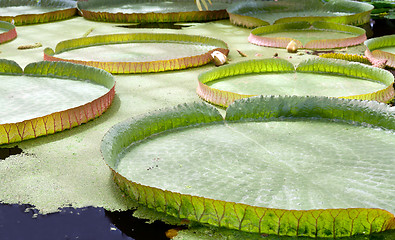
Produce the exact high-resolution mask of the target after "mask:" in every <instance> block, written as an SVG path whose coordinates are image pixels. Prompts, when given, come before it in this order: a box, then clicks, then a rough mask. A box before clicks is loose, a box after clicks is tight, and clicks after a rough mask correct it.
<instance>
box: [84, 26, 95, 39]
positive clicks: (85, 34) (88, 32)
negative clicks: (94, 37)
mask: <svg viewBox="0 0 395 240" xmlns="http://www.w3.org/2000/svg"><path fill="white" fill-rule="evenodd" d="M94 29H95V28H90V29H89V30H88V31H86V33H84V35H82V37H83V38H84V37H87V36H88V35H89V34H91V32H92V31H93V30H94Z"/></svg>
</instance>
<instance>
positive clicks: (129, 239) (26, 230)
mask: <svg viewBox="0 0 395 240" xmlns="http://www.w3.org/2000/svg"><path fill="white" fill-rule="evenodd" d="M132 214H133V211H124V212H109V211H106V210H104V209H103V208H94V207H87V208H80V209H75V208H64V209H62V210H61V211H60V212H59V213H52V214H48V215H40V214H37V210H35V209H34V208H31V206H29V205H6V204H0V239H1V240H58V239H59V240H66V239H67V240H68V239H79V240H90V239H92V240H133V239H135V240H143V239H144V240H145V239H147V240H149V239H158V240H161V239H168V238H166V235H165V232H166V231H167V230H169V229H171V228H174V226H171V225H167V224H164V223H162V222H158V221H156V222H154V223H152V224H148V223H146V220H144V219H138V218H135V217H133V216H132Z"/></svg>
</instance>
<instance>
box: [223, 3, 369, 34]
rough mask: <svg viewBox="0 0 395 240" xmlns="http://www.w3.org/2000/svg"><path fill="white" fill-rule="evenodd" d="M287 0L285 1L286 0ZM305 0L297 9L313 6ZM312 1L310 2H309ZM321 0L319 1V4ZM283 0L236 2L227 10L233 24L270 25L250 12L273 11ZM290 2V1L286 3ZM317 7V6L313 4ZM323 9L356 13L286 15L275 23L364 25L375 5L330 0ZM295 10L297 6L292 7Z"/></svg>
mask: <svg viewBox="0 0 395 240" xmlns="http://www.w3.org/2000/svg"><path fill="white" fill-rule="evenodd" d="M284 2H285V1H284ZM303 3H304V2H303V1H299V2H298V4H297V6H296V10H297V9H303V8H308V9H311V7H312V6H307V5H303ZM309 3H310V2H309ZM309 3H308V4H309ZM319 3H320V1H317V3H316V5H318V4H319ZM281 4H283V3H282V1H277V2H270V1H263V2H258V1H246V2H241V3H234V4H232V5H231V6H230V7H229V8H227V9H226V10H227V12H228V14H229V18H230V21H231V23H232V24H234V25H238V26H243V27H247V28H256V27H260V26H265V25H270V23H269V22H267V21H264V20H262V19H259V18H256V17H252V16H249V12H250V11H251V12H259V11H271V9H272V10H276V8H278V7H281ZM285 4H288V3H285ZM313 7H316V6H313ZM320 8H322V9H324V10H326V11H332V12H342V11H347V12H352V13H354V14H351V15H346V16H328V17H324V16H308V17H285V18H279V19H277V20H276V21H275V22H274V24H278V23H289V22H301V21H307V22H317V21H325V22H334V23H340V24H350V25H362V24H364V23H367V22H369V21H370V13H371V11H372V10H373V6H372V5H370V4H367V3H362V2H354V1H346V0H329V1H327V2H325V3H324V4H322V5H321V7H320ZM292 9H294V10H293V11H295V6H294V7H293V8H292Z"/></svg>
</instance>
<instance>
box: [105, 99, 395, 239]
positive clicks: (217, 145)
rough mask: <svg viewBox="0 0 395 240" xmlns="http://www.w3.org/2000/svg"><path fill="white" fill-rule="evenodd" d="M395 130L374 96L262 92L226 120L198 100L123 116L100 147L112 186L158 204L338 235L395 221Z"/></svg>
mask: <svg viewBox="0 0 395 240" xmlns="http://www.w3.org/2000/svg"><path fill="white" fill-rule="evenodd" d="M394 130H395V111H394V109H392V108H390V107H388V106H387V105H385V104H380V103H378V102H368V101H358V100H349V99H336V98H326V97H296V96H294V97H262V96H261V97H256V98H250V99H243V100H240V101H238V102H235V103H234V104H232V105H231V106H229V108H228V109H227V111H226V118H225V120H223V118H222V116H221V115H220V113H219V112H218V110H217V109H215V108H214V107H210V106H209V105H207V104H203V103H195V104H185V105H179V106H177V107H175V108H173V109H165V110H162V111H158V112H154V113H151V114H148V115H146V116H142V117H138V118H133V119H130V120H128V121H125V122H122V123H120V124H117V125H116V126H114V127H113V128H112V129H110V131H109V132H108V133H107V134H106V135H105V137H104V139H103V142H102V146H101V150H102V154H103V157H104V159H105V161H106V162H107V164H108V165H109V166H110V168H111V169H112V171H113V173H114V179H115V182H116V183H117V184H118V185H119V186H120V188H121V189H122V190H123V191H124V192H125V193H126V194H127V195H129V196H130V197H132V198H133V199H135V200H136V201H138V202H139V203H140V204H143V205H145V206H148V207H149V208H152V209H155V210H156V211H160V212H165V213H167V214H169V215H172V216H175V217H178V218H181V219H184V218H186V219H189V220H192V221H198V222H201V223H207V224H211V225H215V226H221V227H227V228H231V229H238V230H242V231H247V232H258V233H264V234H277V235H289V236H309V237H331V238H335V237H343V236H351V235H355V234H369V233H373V232H380V231H384V230H388V229H394V228H395V219H394V215H393V214H392V213H391V212H394V210H395V209H394V205H393V199H394V197H395V195H394V191H392V189H393V186H392V185H393V180H394V178H393V177H394V176H393V174H392V173H393V171H394V170H395V169H394V166H395V164H394V163H395V162H394V157H393V151H391V149H394V147H395V145H394V143H395V141H394V140H395V139H394V138H395V132H394ZM384 209H385V210H384Z"/></svg>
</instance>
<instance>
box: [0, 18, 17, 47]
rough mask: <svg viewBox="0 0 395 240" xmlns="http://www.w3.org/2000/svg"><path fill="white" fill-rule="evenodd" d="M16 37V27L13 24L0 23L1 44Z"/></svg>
mask: <svg viewBox="0 0 395 240" xmlns="http://www.w3.org/2000/svg"><path fill="white" fill-rule="evenodd" d="M16 37H17V33H16V30H15V26H14V25H13V24H11V23H8V22H4V21H0V43H4V42H8V41H11V40H12V39H15V38H16Z"/></svg>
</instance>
